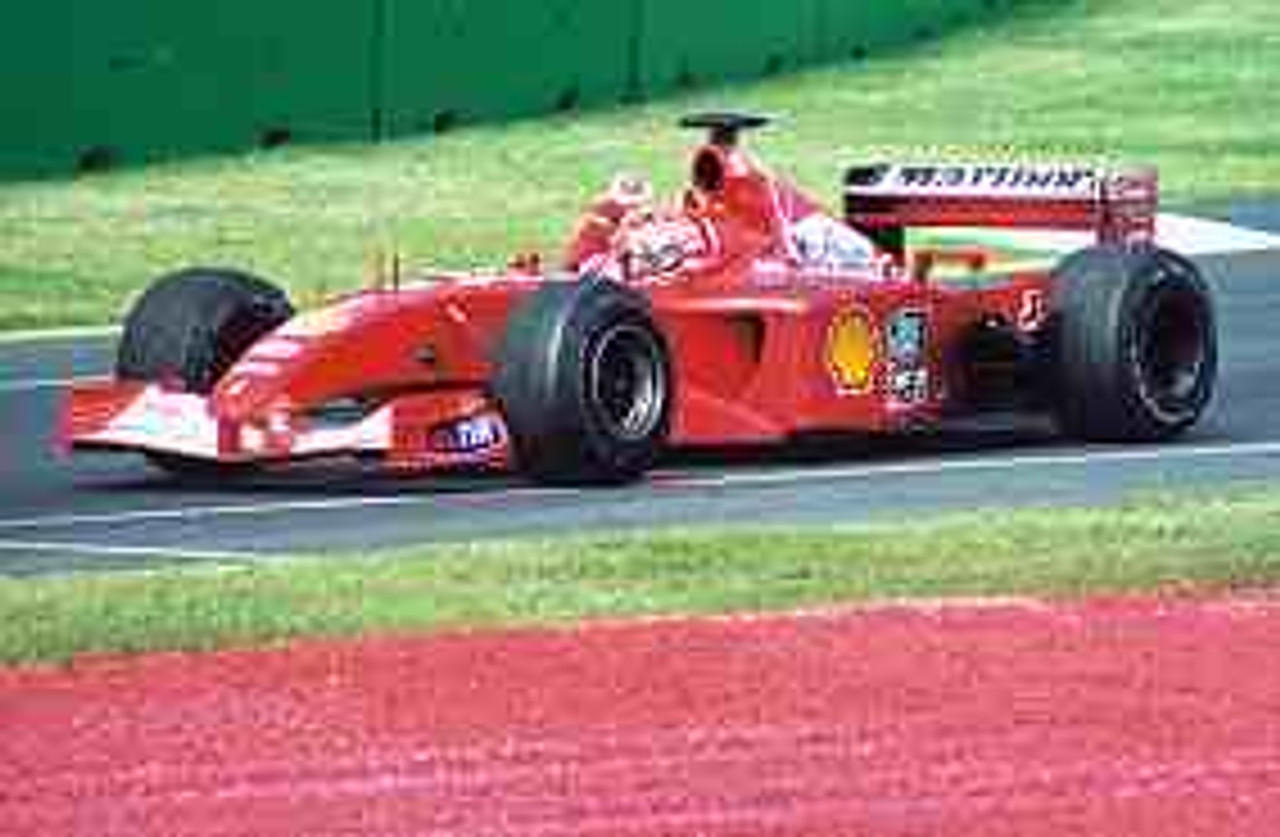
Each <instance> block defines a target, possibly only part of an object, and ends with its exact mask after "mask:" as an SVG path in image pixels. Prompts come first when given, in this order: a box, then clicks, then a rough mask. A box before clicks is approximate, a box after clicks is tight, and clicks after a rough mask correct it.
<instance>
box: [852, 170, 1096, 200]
mask: <svg viewBox="0 0 1280 837" xmlns="http://www.w3.org/2000/svg"><path fill="white" fill-rule="evenodd" d="M1099 188H1100V187H1099V175H1098V172H1097V171H1095V170H1094V169H1092V168H1088V167H1083V166H1072V165H990V164H979V165H962V164H955V165H948V164H938V165H903V166H893V167H888V168H886V169H885V170H884V172H883V174H882V175H881V176H880V177H878V178H876V179H875V180H874V182H869V181H864V182H858V183H851V184H850V192H851V193H854V194H868V195H876V194H922V195H942V196H947V195H954V196H970V195H975V196H996V197H1001V196H1003V197H1020V196H1026V197H1053V198H1079V199H1093V198H1095V197H1096V196H1097V194H1098V191H1099Z"/></svg>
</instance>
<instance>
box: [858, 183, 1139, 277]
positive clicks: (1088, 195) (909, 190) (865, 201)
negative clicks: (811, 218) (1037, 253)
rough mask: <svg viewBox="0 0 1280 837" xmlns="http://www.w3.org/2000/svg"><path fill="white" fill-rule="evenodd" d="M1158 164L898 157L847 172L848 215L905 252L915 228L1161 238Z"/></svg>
mask: <svg viewBox="0 0 1280 837" xmlns="http://www.w3.org/2000/svg"><path fill="white" fill-rule="evenodd" d="M1158 193H1159V188H1158V178H1157V175H1156V170H1155V169H1154V168H1149V167H1134V168H1128V169H1115V170H1104V169H1097V168H1091V167H1085V166H1073V165H1053V164H1035V165H1001V164H956V163H939V164H897V163H881V164H875V165H863V166H854V167H852V168H850V169H849V170H848V172H847V173H846V175H845V217H846V220H847V221H848V222H849V223H850V224H851V225H853V226H854V227H856V228H858V229H859V230H862V231H863V232H865V233H867V234H868V235H870V236H871V237H872V238H874V239H875V240H876V241H877V242H879V243H880V245H881V246H882V247H885V248H886V249H887V250H889V251H891V252H895V253H897V254H898V255H901V253H902V250H903V244H904V235H903V233H904V231H905V230H906V229H908V228H912V227H1013V228H1027V229H1052V230H1087V231H1092V232H1094V233H1095V234H1096V235H1097V239H1098V241H1099V243H1107V244H1122V245H1130V246H1132V245H1138V244H1147V243H1150V242H1152V241H1153V240H1154V238H1155V222H1156V208H1157V204H1158V201H1159V194H1158Z"/></svg>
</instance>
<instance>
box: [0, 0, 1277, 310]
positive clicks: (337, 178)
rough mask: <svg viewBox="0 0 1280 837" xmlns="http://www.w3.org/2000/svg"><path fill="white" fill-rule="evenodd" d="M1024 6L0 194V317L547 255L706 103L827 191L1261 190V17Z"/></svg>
mask: <svg viewBox="0 0 1280 837" xmlns="http://www.w3.org/2000/svg"><path fill="white" fill-rule="evenodd" d="M1029 7H1030V8H1025V9H1024V10H1023V11H1021V12H1019V13H1017V14H1015V15H1014V16H1013V17H1012V18H1011V19H1010V20H1008V21H1006V22H1004V23H1001V24H998V25H995V24H993V25H990V26H988V27H985V28H980V29H969V30H961V31H960V32H959V33H958V34H953V35H950V36H948V37H946V38H944V39H942V40H939V41H935V42H931V43H926V44H922V45H919V46H918V47H916V48H914V49H911V50H907V51H905V52H898V53H892V54H889V55H886V56H880V57H873V58H872V59H870V60H867V61H864V62H861V63H855V64H849V65H842V66H835V67H831V68H829V69H821V70H815V71H811V72H807V73H803V74H800V75H795V76H788V77H784V78H777V79H773V80H769V81H766V82H762V83H759V84H753V85H745V86H738V87H730V88H723V89H719V90H712V91H707V92H704V93H700V94H697V95H691V96H687V97H684V98H677V99H673V100H667V101H664V102H661V103H657V104H651V105H645V106H638V107H630V108H624V109H616V110H610V111H600V112H593V113H589V114H583V115H573V116H564V117H557V118H554V119H548V120H541V121H529V122H524V123H518V124H516V125H512V126H495V127H482V128H475V129H468V130H462V131H458V132H456V133H452V134H449V135H445V136H442V137H435V138H427V139H419V140H414V141H406V142H400V143H394V144H389V145H385V146H382V147H376V148H369V147H328V148H301V149H291V150H284V151H277V152H270V153H263V154H254V155H249V156H246V157H242V158H233V159H223V160H210V161H195V162H185V163H179V164H173V165H167V166H154V167H150V168H147V169H143V170H136V171H126V172H121V173H118V174H113V175H108V176H95V177H89V178H83V179H76V180H70V181H63V182H49V183H33V184H10V185H0V328H7V329H12V328H30V327H40V326H49V325H59V324H62V325H68V324H97V323H105V322H109V321H112V320H114V319H116V318H117V317H118V316H119V315H120V312H121V311H122V310H123V308H124V307H125V306H126V305H127V303H128V301H129V299H130V297H131V296H132V294H134V293H135V292H136V291H137V290H139V289H140V288H141V287H142V286H143V284H145V282H146V281H147V280H148V279H149V278H150V277H152V276H154V275H155V274H157V273H159V272H161V271H163V270H166V269H169V268H172V267H175V266H178V265H181V264H186V263H192V262H206V263H208V262H218V263H228V264H236V265H241V266H245V267H248V268H251V269H255V270H258V271H261V272H263V273H265V274H267V275H270V276H273V277H279V278H281V279H283V280H286V281H287V284H289V285H290V287H291V289H292V290H293V291H294V293H295V295H296V296H298V297H299V298H300V299H301V301H302V302H304V303H309V302H313V301H315V300H316V299H318V298H320V297H322V296H323V295H324V294H326V293H328V292H332V291H334V290H335V289H339V288H348V287H351V286H353V285H355V284H357V283H358V282H359V281H360V276H361V274H362V273H363V271H364V269H365V266H366V264H367V263H368V260H369V253H370V252H371V250H372V249H374V248H375V247H377V246H380V245H381V246H387V245H389V244H390V243H392V242H394V244H395V245H396V246H397V247H398V248H399V249H401V250H403V251H404V252H405V253H407V254H408V255H409V256H410V258H411V259H412V260H413V261H414V262H415V263H427V262H429V263H435V264H442V265H446V266H466V265H471V264H474V263H500V262H502V261H503V260H504V259H505V258H506V257H507V256H508V255H509V254H511V253H513V252H515V251H518V250H523V249H538V250H546V251H549V252H555V250H556V248H557V247H558V246H559V242H560V241H561V240H562V239H563V237H564V235H565V233H566V231H567V229H568V227H569V226H570V224H571V223H572V219H573V218H574V216H575V215H576V213H577V210H578V209H579V207H580V206H581V204H582V203H583V201H584V199H585V198H586V197H587V196H588V195H589V194H590V193H591V192H592V191H593V190H594V189H596V188H597V187H598V186H599V185H600V184H602V183H603V182H604V181H605V180H606V179H607V178H608V176H609V175H610V174H611V173H612V172H613V171H615V170H617V169H620V168H629V169H635V170H639V171H645V172H651V173H653V175H654V177H655V180H656V181H657V182H658V183H659V185H660V186H662V187H664V188H666V189H671V188H674V187H675V186H676V185H677V184H678V183H679V181H680V179H681V177H682V172H681V164H680V161H681V160H682V159H683V157H684V154H685V150H684V149H685V147H686V144H687V142H688V138H687V137H685V136H683V135H681V134H680V133H678V132H676V131H674V130H673V129H672V128H671V125H672V123H673V121H674V119H675V118H676V116H677V115H678V114H679V113H681V112H684V111H687V110H691V109H695V108H701V107H706V106H710V105H723V104H729V105H733V106H737V107H742V108H750V109H758V110H763V111H767V112H772V113H775V114H778V115H780V116H783V117H784V123H783V125H782V126H780V127H779V128H777V129H776V130H774V131H772V132H771V133H770V134H768V135H767V136H766V137H762V138H761V140H760V142H759V147H760V150H761V151H762V153H763V154H764V155H765V156H766V157H767V158H768V159H769V160H770V161H771V162H772V164H773V165H774V167H775V168H777V169H778V170H780V171H786V172H789V173H793V174H794V176H795V177H796V178H797V179H798V180H799V181H800V182H801V183H802V184H803V185H805V186H807V187H808V188H809V189H810V190H812V191H814V192H815V193H816V194H821V195H828V196H831V197H832V198H834V197H835V192H836V187H837V183H838V178H839V174H840V170H841V169H842V168H843V166H844V165H845V164H847V163H850V162H853V161H856V160H861V159H866V158H867V157H872V156H881V155H911V156H925V155H930V156H932V155H939V154H941V155H946V156H971V155H978V156H1000V157H1010V156H1012V157H1019V158H1022V157H1030V158H1044V157H1066V158H1072V159H1083V160H1099V161H1105V160H1118V159H1126V160H1129V159H1132V160H1144V161H1150V162H1154V163H1156V164H1158V165H1159V166H1161V168H1162V170H1163V173H1164V178H1165V184H1166V188H1167V193H1168V194H1169V195H1170V196H1171V198H1172V199H1173V200H1175V201H1178V202H1187V201H1200V200H1206V201H1207V200H1218V199H1221V198H1223V197H1225V196H1230V195H1238V194H1241V193H1276V192H1280V154H1277V153H1276V152H1277V150H1278V149H1280V120H1277V119H1276V114H1278V113H1280V60H1276V55H1277V54H1280V4H1277V3H1275V2H1274V0H1204V2H1191V1H1190V0H1074V2H1073V0H1066V1H1065V2H1053V1H1052V0H1041V2H1030V3H1029Z"/></svg>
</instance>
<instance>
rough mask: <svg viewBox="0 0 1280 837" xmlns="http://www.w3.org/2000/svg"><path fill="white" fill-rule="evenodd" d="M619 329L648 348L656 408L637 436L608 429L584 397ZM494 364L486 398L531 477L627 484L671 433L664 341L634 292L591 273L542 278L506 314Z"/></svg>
mask: <svg viewBox="0 0 1280 837" xmlns="http://www.w3.org/2000/svg"><path fill="white" fill-rule="evenodd" d="M619 328H635V329H637V330H640V331H642V332H643V333H644V334H645V335H646V336H647V337H648V338H649V339H650V340H651V341H652V346H653V347H654V349H655V352H656V356H655V357H654V358H653V360H654V362H656V364H657V367H658V368H657V370H656V374H657V376H658V377H659V379H660V390H661V391H660V393H659V394H658V398H659V399H660V401H659V405H658V407H657V409H658V411H659V415H658V416H657V418H656V420H655V421H654V422H653V424H652V426H651V428H650V430H649V432H648V433H645V434H643V435H642V436H640V437H636V438H626V437H624V436H620V435H619V434H618V433H616V432H615V429H614V428H613V427H611V426H610V422H609V420H608V419H607V418H606V417H605V415H604V413H603V412H602V411H603V410H604V409H605V408H604V407H603V406H602V405H600V404H597V403H595V402H594V398H593V386H592V371H591V369H592V361H593V356H594V353H595V352H596V351H597V350H598V349H599V348H600V343H601V341H602V340H604V339H606V338H607V337H608V336H609V335H610V334H611V333H616V331H617V330H618V329H619ZM495 363H496V369H495V375H494V391H495V396H496V398H497V401H498V403H499V407H500V409H501V410H502V412H503V414H504V416H505V417H506V419H507V423H508V426H509V429H510V430H511V432H512V436H513V441H514V443H515V447H516V453H517V459H518V460H519V464H520V465H521V467H522V468H524V469H525V470H527V471H529V472H530V473H531V474H533V475H534V476H535V477H536V478H538V479H540V480H543V481H549V482H590V483H615V482H626V481H629V480H632V479H634V478H636V477H638V476H639V475H640V474H642V473H643V472H644V471H645V470H647V469H648V468H649V467H651V466H652V465H653V464H654V462H655V461H656V460H657V458H658V457H659V456H660V454H661V451H662V449H663V448H664V446H665V442H666V439H667V436H668V435H669V432H670V426H671V413H672V407H673V402H674V378H673V375H672V369H671V363H670V352H669V350H668V346H667V343H666V340H665V338H664V337H663V335H662V332H661V330H660V329H658V328H657V326H656V324H655V323H654V321H653V318H652V314H651V311H650V306H649V304H648V301H647V300H646V299H645V298H644V297H643V296H641V295H640V294H639V293H637V292H636V291H634V290H632V289H630V288H627V287H626V286H623V285H619V284H617V283H615V282H612V281H609V280H606V279H601V278H596V277H585V278H583V279H581V280H578V281H570V282H552V283H548V284H547V285H545V286H544V287H543V288H541V289H539V291H536V292H535V293H534V295H533V296H532V297H531V298H529V299H527V300H526V301H525V302H524V303H523V304H522V305H521V306H520V307H519V308H518V309H517V310H516V311H514V312H513V314H512V316H511V319H510V320H509V322H508V327H507V330H506V333H505V334H504V337H503V340H502V343H501V345H500V347H499V350H498V352H497V357H496V360H495Z"/></svg>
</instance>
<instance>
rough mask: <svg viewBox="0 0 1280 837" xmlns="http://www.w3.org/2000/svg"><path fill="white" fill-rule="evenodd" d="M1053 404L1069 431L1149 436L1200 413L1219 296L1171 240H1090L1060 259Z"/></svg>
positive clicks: (1093, 436) (1210, 371) (1209, 388)
mask: <svg viewBox="0 0 1280 837" xmlns="http://www.w3.org/2000/svg"><path fill="white" fill-rule="evenodd" d="M1054 279H1055V299H1054V326H1053V328H1054V331H1053V334H1054V337H1055V340H1056V346H1055V349H1056V351H1055V352H1054V356H1055V362H1056V370H1055V392H1054V396H1055V399H1054V401H1055V414H1056V417H1057V421H1058V424H1059V425H1060V426H1061V427H1062V429H1063V430H1064V431H1066V432H1067V433H1069V434H1070V435H1073V436H1076V437H1078V438H1082V439H1088V440H1096V441H1124V442H1150V441H1160V440H1163V439H1168V438H1171V437H1173V436H1176V435H1178V434H1180V433H1182V432H1183V431H1185V430H1187V429H1188V428H1189V427H1191V426H1192V425H1193V424H1195V423H1196V421H1198V420H1199V418H1200V415H1201V414H1202V412H1203V411H1204V408H1205V407H1206V405H1207V404H1208V403H1209V399H1210V397H1211V396H1212V394H1213V388H1214V384H1215V380H1216V377H1217V363H1218V346H1217V332H1216V326H1215V318H1214V310H1213V301H1212V297H1211V295H1210V293H1209V289H1208V286H1207V285H1206V283H1205V281H1204V279H1203V277H1202V276H1201V275H1200V271H1199V270H1198V269H1197V268H1196V266H1195V265H1194V264H1192V263H1191V262H1190V261H1188V260H1187V259H1185V258H1183V257H1181V256H1179V255H1177V254H1175V253H1172V252H1170V251H1167V250H1161V249H1156V248H1147V249H1141V250H1125V249H1121V248H1116V247H1092V248H1089V249H1086V250H1083V251H1080V252H1078V253H1076V254H1074V255H1072V256H1069V257H1068V258H1067V259H1066V260H1064V261H1063V263H1062V264H1061V265H1060V266H1059V267H1058V268H1057V270H1056V271H1055V275H1054Z"/></svg>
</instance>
